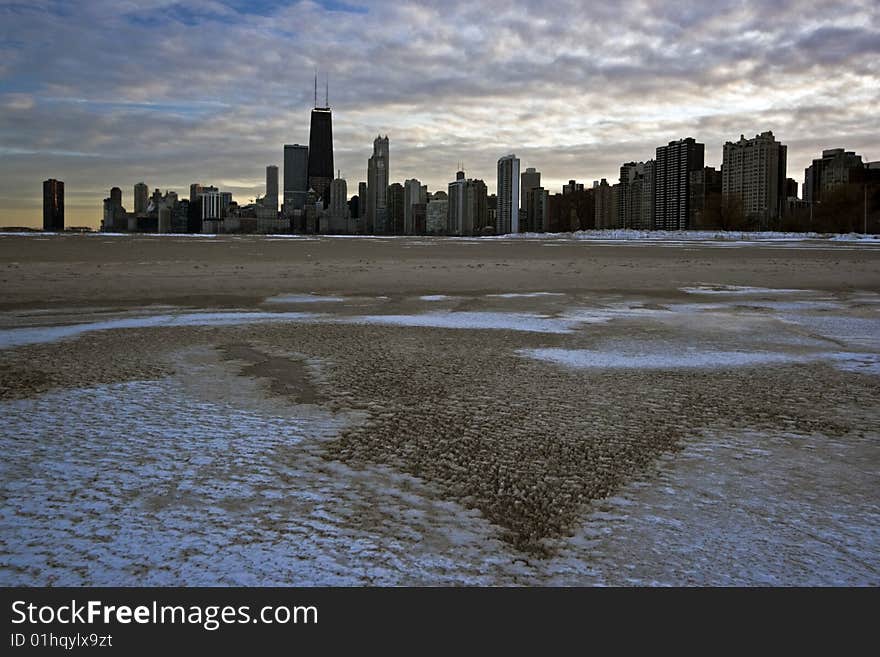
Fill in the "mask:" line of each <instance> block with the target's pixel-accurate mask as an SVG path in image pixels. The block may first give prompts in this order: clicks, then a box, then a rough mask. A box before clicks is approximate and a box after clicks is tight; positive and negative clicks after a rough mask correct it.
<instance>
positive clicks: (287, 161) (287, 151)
mask: <svg viewBox="0 0 880 657" xmlns="http://www.w3.org/2000/svg"><path fill="white" fill-rule="evenodd" d="M282 191H283V192H284V196H283V203H284V215H285V216H287V217H292V216H293V211H294V210H302V209H303V208H305V206H306V196H308V193H309V148H308V146H301V145H300V144H285V145H284V189H283V190H282Z"/></svg>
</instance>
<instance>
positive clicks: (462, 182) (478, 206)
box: [446, 171, 518, 235]
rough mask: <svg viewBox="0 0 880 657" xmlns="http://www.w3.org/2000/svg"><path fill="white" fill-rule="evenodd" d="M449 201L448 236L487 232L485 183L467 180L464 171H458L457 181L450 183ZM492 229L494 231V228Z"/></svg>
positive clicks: (486, 193) (486, 190)
mask: <svg viewBox="0 0 880 657" xmlns="http://www.w3.org/2000/svg"><path fill="white" fill-rule="evenodd" d="M517 180H518V178H517ZM447 199H448V206H447V208H448V209H447V214H448V221H447V227H446V232H447V234H449V235H482V234H484V233H485V232H486V229H487V227H488V203H487V200H488V189H487V187H486V183H485V182H483V181H482V180H479V179H471V178H465V174H464V171H458V172H457V173H456V174H455V180H454V181H453V182H451V183H449V186H448V192H447ZM492 228H493V230H494V226H493V227H492Z"/></svg>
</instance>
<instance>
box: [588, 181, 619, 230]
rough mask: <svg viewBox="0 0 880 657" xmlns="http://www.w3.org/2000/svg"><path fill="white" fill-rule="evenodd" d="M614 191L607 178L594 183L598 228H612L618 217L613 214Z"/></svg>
mask: <svg viewBox="0 0 880 657" xmlns="http://www.w3.org/2000/svg"><path fill="white" fill-rule="evenodd" d="M611 196H612V190H611V185H609V184H608V181H607V180H606V179H605V178H602V180H601V181H598V180H594V181H593V201H594V212H595V216H596V228H600V229H601V228H612V227H613V225H614V222H616V221H617V219H616V217H615V216H614V215H613V214H612V203H611V201H612V199H611Z"/></svg>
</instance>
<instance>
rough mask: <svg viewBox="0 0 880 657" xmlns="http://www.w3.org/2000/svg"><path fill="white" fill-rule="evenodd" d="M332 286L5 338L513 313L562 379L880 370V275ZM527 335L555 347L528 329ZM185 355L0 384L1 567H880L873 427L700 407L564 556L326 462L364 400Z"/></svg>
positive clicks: (533, 571)
mask: <svg viewBox="0 0 880 657" xmlns="http://www.w3.org/2000/svg"><path fill="white" fill-rule="evenodd" d="M318 298H320V297H317V295H309V294H291V295H283V296H281V297H276V298H275V299H276V301H277V302H279V303H280V304H281V305H283V304H284V303H291V304H297V303H302V302H311V303H314V302H315V300H316V299H318ZM320 299H321V301H327V302H328V310H327V311H326V312H322V313H304V312H265V311H253V310H251V311H228V310H227V311H222V312H215V311H210V312H209V311H200V312H197V311H191V310H190V311H184V310H181V309H173V308H170V307H154V308H152V309H141V310H140V311H132V310H129V311H126V312H121V311H114V310H113V309H112V308H91V309H85V310H83V309H79V311H77V310H76V309H67V310H65V309H61V310H60V311H55V312H54V314H52V313H42V312H40V311H39V310H36V311H34V310H30V311H21V312H17V313H7V314H4V315H3V316H2V317H0V319H2V320H3V321H2V322H0V324H2V325H3V326H5V328H3V329H2V330H0V347H5V348H6V349H14V348H16V347H19V346H22V345H33V344H40V343H52V342H54V341H57V340H61V339H66V340H73V339H76V338H77V337H78V336H81V335H83V334H85V333H87V332H90V331H118V332H119V335H120V336H124V335H125V331H126V330H128V329H135V328H150V329H154V330H163V329H166V328H175V327H185V326H215V327H221V326H235V325H241V324H243V323H263V324H265V323H267V322H271V323H272V325H277V324H284V323H290V324H292V325H297V324H303V323H306V324H308V323H314V322H320V323H332V324H358V325H364V324H366V325H370V326H380V327H381V326H393V327H400V326H404V327H409V328H411V329H412V330H413V331H419V330H421V329H427V328H433V329H436V328H452V329H457V330H458V332H459V333H461V338H460V339H462V340H467V339H470V336H471V335H473V334H474V333H477V332H480V333H483V332H486V331H509V332H511V337H509V338H506V339H505V342H504V343H503V344H504V347H503V348H505V349H508V350H509V351H510V352H511V353H514V354H519V355H520V356H521V359H520V360H521V361H522V362H524V363H529V364H532V365H535V366H540V367H546V368H547V372H548V375H549V376H553V375H554V373H555V372H560V371H562V370H561V369H560V368H563V369H564V370H565V371H569V370H570V369H574V370H577V371H582V370H589V371H594V370H611V371H621V370H626V371H635V370H639V371H641V370H649V369H660V370H676V369H689V370H700V371H713V370H721V371H723V370H729V369H731V368H750V367H751V368H760V367H777V366H785V365H790V364H803V365H805V366H811V367H812V366H815V367H828V368H829V370H828V371H829V372H832V373H835V375H836V376H838V377H840V376H844V377H848V376H851V374H850V373H855V374H859V375H863V376H867V377H878V376H880V295H877V294H875V293H872V292H857V291H854V292H849V293H844V294H837V295H832V294H829V293H824V292H816V291H811V290H794V289H772V288H765V287H738V286H730V285H720V284H718V285H716V284H713V283H711V282H707V283H705V284H703V285H698V286H691V287H688V288H684V289H683V290H680V291H679V292H678V294H677V296H673V295H670V296H669V298H658V297H652V298H650V299H645V298H637V297H632V298H620V297H615V296H614V295H605V296H600V297H595V296H590V295H577V294H569V293H551V292H544V293H517V292H510V293H498V294H495V295H477V296H475V297H472V298H467V297H466V295H454V296H453V295H441V294H436V295H425V296H423V297H421V298H418V297H416V298H415V300H413V299H408V300H406V303H416V304H421V306H418V305H417V306H416V307H414V308H412V309H411V310H412V312H400V311H399V309H398V310H394V311H387V312H385V311H383V309H382V308H383V304H386V303H391V301H389V300H388V299H387V298H381V299H380V298H375V299H374V301H373V302H371V301H370V300H369V299H366V300H364V299H362V300H359V303H365V304H369V303H375V305H376V307H375V308H372V309H370V310H368V311H365V312H362V313H353V312H352V309H351V308H349V307H346V303H343V302H345V301H346V299H343V298H341V297H323V298H320ZM276 301H272V300H269V303H270V304H271V303H275V302H276ZM331 301H332V303H330V302H331ZM447 304H448V305H449V307H448V308H445V306H446V305H447ZM458 304H462V308H463V309H461V310H459V309H457V308H458ZM438 305H440V306H443V307H444V309H443V310H439V311H438V310H436V308H437V307H438ZM323 310H324V309H323V308H322V311H323ZM96 320H97V321H96ZM526 338H528V339H529V340H535V339H540V340H548V341H551V344H554V345H557V346H543V347H534V346H532V347H528V348H524V347H522V346H521V345H520V343H519V342H518V340H521V339H522V340H525V339H526ZM556 341H571V343H570V344H569V342H562V343H561V345H562V346H559V345H560V343H559V342H556ZM530 344H531V343H530ZM178 362H180V363H184V364H185V366H181V367H179V368H178V371H177V373H175V374H174V375H173V376H169V377H164V378H157V379H149V380H138V381H129V382H124V383H114V384H106V385H92V386H87V387H80V388H57V389H53V390H50V391H49V392H45V393H42V394H39V395H37V396H33V397H28V398H24V399H12V400H7V401H3V402H0V417H2V418H3V424H2V431H0V449H2V450H3V453H4V459H3V461H2V464H0V480H2V494H3V496H4V505H3V508H2V510H0V584H3V585H16V584H51V585H83V584H91V585H121V584H127V585H140V584H144V585H173V584H187V585H213V584H221V585H296V584H482V585H492V584H501V585H503V584H558V585H563V584H569V585H571V584H664V585H665V584H720V585H729V584H757V585H763V584H788V585H792V584H804V585H816V584H862V585H864V584H868V585H878V584H880V498H878V495H877V491H878V490H880V432H878V431H877V430H876V426H877V425H876V424H874V425H873V426H874V429H873V430H858V431H853V432H851V433H849V434H846V435H834V436H831V435H824V434H822V433H819V432H815V433H791V432H786V431H781V430H780V431H770V430H766V429H765V430H761V431H757V430H751V429H749V428H748V427H745V428H743V427H736V428H730V429H728V430H725V429H723V428H718V427H711V428H706V427H694V428H693V433H692V434H691V435H689V436H688V437H687V439H686V440H685V441H684V444H683V445H682V447H683V449H682V451H680V452H675V453H670V454H667V455H666V456H663V457H662V458H661V459H660V460H659V462H657V463H656V466H655V467H654V468H653V469H652V470H651V471H650V472H647V473H645V474H644V475H643V476H640V477H638V478H637V479H636V480H635V481H630V482H629V483H626V484H625V485H624V486H623V487H622V488H620V489H619V490H618V491H616V493H615V494H614V495H613V496H612V497H610V498H607V499H604V500H598V501H595V502H593V503H592V504H590V505H588V506H587V507H586V508H584V510H583V514H582V517H581V518H580V521H579V522H578V523H576V525H575V526H574V527H572V529H571V533H570V535H569V536H567V537H563V538H560V539H558V540H555V551H554V553H553V555H551V556H550V557H548V558H538V557H535V556H534V555H531V554H524V553H520V552H517V551H516V550H515V549H514V548H513V547H512V546H511V545H510V544H509V543H506V542H504V541H502V540H501V539H500V536H501V531H500V529H499V528H498V527H495V526H493V525H492V524H490V523H489V522H488V521H487V520H486V518H485V517H484V516H483V515H481V514H480V512H478V511H476V510H474V509H469V508H465V506H464V505H462V504H459V503H457V502H455V501H452V500H449V499H448V498H446V497H444V495H443V494H442V492H441V491H439V490H438V489H437V488H436V487H435V486H434V485H432V484H431V483H430V482H429V481H426V480H422V479H419V478H416V477H413V476H410V475H405V474H402V473H401V472H399V471H397V470H395V469H393V468H390V467H387V466H378V465H377V466H370V467H364V468H353V467H350V466H348V465H344V464H342V463H340V462H339V461H334V460H330V459H328V458H326V457H325V455H324V452H323V448H324V446H325V445H326V444H327V442H328V441H332V440H334V439H335V438H336V437H337V435H338V434H339V432H340V431H341V430H343V429H344V428H345V427H346V426H349V425H351V424H356V423H359V422H363V421H364V420H365V417H366V412H363V411H353V410H349V411H345V410H339V409H330V408H324V407H322V406H320V405H295V404H294V405H291V404H289V403H286V402H284V401H282V400H279V399H277V398H272V397H267V396H266V395H265V392H264V389H263V388H262V387H261V386H260V384H259V382H257V381H256V380H255V379H251V378H248V377H246V376H240V375H238V374H237V373H236V372H235V371H234V369H232V368H231V367H230V366H229V365H228V363H224V362H222V361H221V360H220V359H219V358H218V356H217V354H216V352H215V351H214V350H212V349H208V348H204V347H200V348H198V349H195V350H189V351H185V352H182V353H181V354H180V355H179V359H178ZM841 370H842V372H843V373H842V372H841ZM868 380H870V379H868ZM877 381H878V385H880V378H878V379H877ZM584 394H589V389H585V392H584ZM571 403H572V404H577V403H578V402H577V400H576V399H573V400H572V402H571ZM848 403H851V404H852V408H851V409H850V410H849V411H846V409H843V410H841V409H839V408H835V409H833V410H834V412H851V413H852V414H854V415H858V414H863V415H864V414H868V415H870V413H875V414H876V407H875V406H874V405H872V404H871V400H870V399H863V400H857V399H853V400H851V401H850V402H848ZM784 410H785V409H780V412H784ZM830 412H831V410H829V413H830ZM866 417H867V415H866ZM868 426H870V423H868Z"/></svg>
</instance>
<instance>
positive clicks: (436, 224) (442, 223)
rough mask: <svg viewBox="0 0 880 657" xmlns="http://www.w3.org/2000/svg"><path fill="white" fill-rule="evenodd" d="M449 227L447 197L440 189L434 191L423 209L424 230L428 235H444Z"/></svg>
mask: <svg viewBox="0 0 880 657" xmlns="http://www.w3.org/2000/svg"><path fill="white" fill-rule="evenodd" d="M448 227H449V197H448V196H447V194H446V192H444V191H442V190H440V191H436V192H434V194H433V195H432V196H431V200H430V201H428V207H427V208H426V209H425V232H426V233H428V234H429V235H445V234H446V233H447V232H448Z"/></svg>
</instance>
